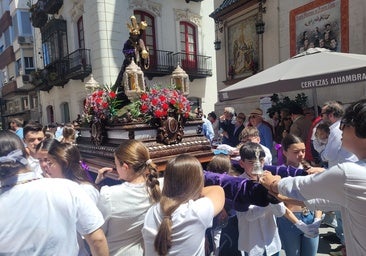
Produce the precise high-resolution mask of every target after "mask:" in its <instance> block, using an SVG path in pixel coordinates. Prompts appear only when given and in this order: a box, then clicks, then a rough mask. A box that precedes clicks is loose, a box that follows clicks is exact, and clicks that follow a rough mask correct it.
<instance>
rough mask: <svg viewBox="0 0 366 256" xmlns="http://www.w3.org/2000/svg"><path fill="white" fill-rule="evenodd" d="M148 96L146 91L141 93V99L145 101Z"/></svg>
mask: <svg viewBox="0 0 366 256" xmlns="http://www.w3.org/2000/svg"><path fill="white" fill-rule="evenodd" d="M148 98H149V95H147V93H143V94H141V100H143V101H145V100H147V99H148Z"/></svg>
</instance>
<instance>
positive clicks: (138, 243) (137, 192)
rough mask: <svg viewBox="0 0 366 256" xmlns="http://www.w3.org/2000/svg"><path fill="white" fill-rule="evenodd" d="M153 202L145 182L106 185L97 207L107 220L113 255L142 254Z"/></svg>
mask: <svg viewBox="0 0 366 256" xmlns="http://www.w3.org/2000/svg"><path fill="white" fill-rule="evenodd" d="M150 206H151V202H150V199H149V194H148V192H147V188H146V185H145V183H140V184H132V183H129V182H124V183H122V184H120V185H114V186H103V187H102V188H101V190H100V197H99V202H98V208H99V209H100V211H101V212H102V214H103V216H104V219H105V223H104V225H103V230H104V232H105V235H106V237H107V241H108V246H109V251H110V255H123V256H129V255H130V256H136V255H143V249H142V245H143V240H142V234H141V229H142V226H143V225H144V218H145V214H146V212H147V210H148V209H149V208H150Z"/></svg>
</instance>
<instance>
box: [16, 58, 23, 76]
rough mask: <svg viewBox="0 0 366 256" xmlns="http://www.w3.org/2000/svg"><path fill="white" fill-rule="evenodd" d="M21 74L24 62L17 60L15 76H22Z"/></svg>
mask: <svg viewBox="0 0 366 256" xmlns="http://www.w3.org/2000/svg"><path fill="white" fill-rule="evenodd" d="M20 74H23V70H22V60H21V59H17V60H16V63H15V75H16V76H20Z"/></svg>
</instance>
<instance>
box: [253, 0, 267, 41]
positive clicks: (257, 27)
mask: <svg viewBox="0 0 366 256" xmlns="http://www.w3.org/2000/svg"><path fill="white" fill-rule="evenodd" d="M265 2H266V0H259V4H258V17H257V22H256V23H255V30H256V32H257V34H258V35H261V34H263V33H264V27H265V23H264V21H263V13H266V7H263V4H264V3H265Z"/></svg>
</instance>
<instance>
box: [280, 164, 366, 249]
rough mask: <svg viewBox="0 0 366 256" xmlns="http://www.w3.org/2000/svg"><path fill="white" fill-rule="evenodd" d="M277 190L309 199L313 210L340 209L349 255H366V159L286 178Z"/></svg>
mask: <svg viewBox="0 0 366 256" xmlns="http://www.w3.org/2000/svg"><path fill="white" fill-rule="evenodd" d="M278 189H279V192H280V194H282V195H285V196H289V197H292V198H295V199H298V200H302V201H305V200H309V201H305V204H306V205H307V206H308V208H309V209H310V210H314V209H319V210H327V211H329V210H338V209H340V210H341V214H342V220H343V231H344V238H345V242H346V247H347V254H348V255H366V236H365V234H366V159H364V160H362V161H358V162H357V163H352V162H345V163H342V164H338V165H335V166H333V167H332V168H330V169H328V170H326V171H324V172H321V173H318V174H313V175H307V176H296V177H287V178H283V179H281V180H280V182H279V183H278ZM310 199H313V200H310ZM325 199H326V200H325Z"/></svg>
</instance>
